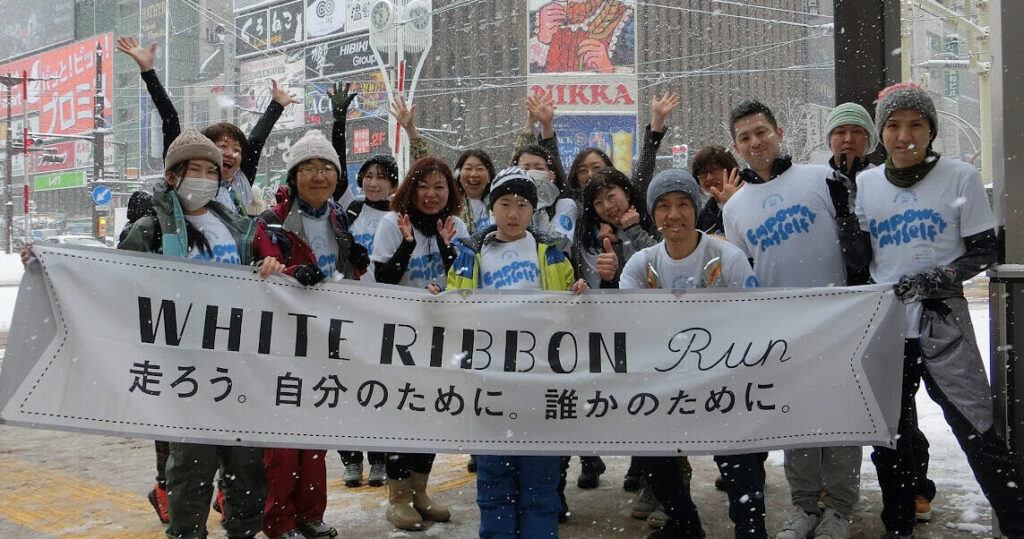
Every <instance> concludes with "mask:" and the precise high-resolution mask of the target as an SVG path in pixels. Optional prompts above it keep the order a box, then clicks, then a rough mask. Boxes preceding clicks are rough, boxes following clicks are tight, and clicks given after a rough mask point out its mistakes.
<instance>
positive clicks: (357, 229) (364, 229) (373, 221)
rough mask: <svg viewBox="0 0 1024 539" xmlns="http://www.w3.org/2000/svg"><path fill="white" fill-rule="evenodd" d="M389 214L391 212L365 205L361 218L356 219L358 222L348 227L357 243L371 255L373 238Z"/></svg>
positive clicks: (360, 212) (360, 213)
mask: <svg viewBox="0 0 1024 539" xmlns="http://www.w3.org/2000/svg"><path fill="white" fill-rule="evenodd" d="M388 213H390V212H388V211H384V210H378V209H376V208H371V207H370V206H367V205H366V204H363V209H361V210H359V217H356V220H355V221H354V222H353V223H352V225H351V226H349V227H348V231H349V232H351V233H352V237H353V238H355V240H356V243H358V244H359V245H362V246H363V247H366V250H367V251H369V252H370V254H371V255H372V254H373V236H374V234H376V233H377V226H378V225H380V220H381V219H383V218H384V216H385V215H387V214H388Z"/></svg>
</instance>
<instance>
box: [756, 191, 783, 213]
mask: <svg viewBox="0 0 1024 539" xmlns="http://www.w3.org/2000/svg"><path fill="white" fill-rule="evenodd" d="M782 203H783V200H782V195H778V194H774V193H773V194H771V195H768V196H766V197H764V200H762V201H761V209H762V210H763V209H767V208H774V207H775V206H779V205H781V204H782Z"/></svg>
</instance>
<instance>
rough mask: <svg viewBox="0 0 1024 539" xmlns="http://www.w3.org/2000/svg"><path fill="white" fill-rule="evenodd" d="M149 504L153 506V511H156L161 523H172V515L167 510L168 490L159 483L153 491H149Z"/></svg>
mask: <svg viewBox="0 0 1024 539" xmlns="http://www.w3.org/2000/svg"><path fill="white" fill-rule="evenodd" d="M148 497H149V503H151V504H152V505H153V510H154V511H156V516H157V518H159V519H160V522H162V523H164V524H167V523H169V522H170V521H171V514H170V512H169V510H168V509H167V489H165V488H164V487H161V486H160V483H157V484H156V485H154V486H153V490H151V491H149V496H148Z"/></svg>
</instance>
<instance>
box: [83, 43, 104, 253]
mask: <svg viewBox="0 0 1024 539" xmlns="http://www.w3.org/2000/svg"><path fill="white" fill-rule="evenodd" d="M92 122H93V123H92V125H93V142H92V179H93V182H95V183H96V184H99V183H100V182H102V181H103V159H104V155H103V128H104V126H103V44H102V43H99V42H97V43H96V94H95V96H94V97H93V115H92ZM86 190H87V191H88V190H89V188H88V187H87V188H86ZM99 221H100V212H99V211H98V210H97V209H96V204H93V206H92V235H93V236H95V237H96V238H98V239H99V240H100V241H103V238H100V222H99Z"/></svg>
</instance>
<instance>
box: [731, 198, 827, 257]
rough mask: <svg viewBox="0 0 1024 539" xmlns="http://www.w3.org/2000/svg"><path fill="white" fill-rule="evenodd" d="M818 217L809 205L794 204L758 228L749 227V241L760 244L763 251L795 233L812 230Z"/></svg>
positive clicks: (779, 243)
mask: <svg viewBox="0 0 1024 539" xmlns="http://www.w3.org/2000/svg"><path fill="white" fill-rule="evenodd" d="M816 218H817V215H816V214H815V213H814V212H813V211H811V209H810V208H808V207H807V206H804V205H802V204H794V205H792V206H790V207H788V208H783V209H781V210H779V211H778V212H776V213H775V215H773V216H771V217H769V218H768V219H767V220H766V221H765V222H764V224H762V225H761V226H759V227H757V228H756V229H754V228H750V229H747V241H749V242H750V243H751V244H752V245H757V246H759V247H760V248H761V252H762V253H763V252H765V251H767V250H768V248H770V247H774V246H776V245H781V244H782V243H783V242H785V241H786V240H788V239H789V238H790V237H792V236H793V235H795V234H799V233H804V234H806V233H808V232H810V230H811V225H812V224H814V220H815V219H816Z"/></svg>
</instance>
